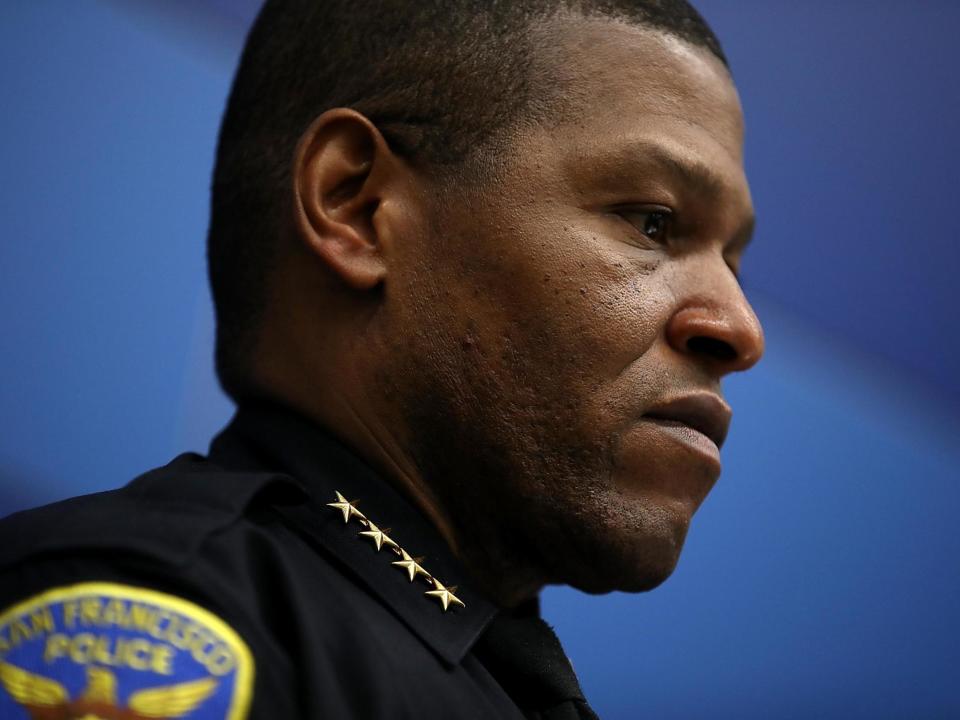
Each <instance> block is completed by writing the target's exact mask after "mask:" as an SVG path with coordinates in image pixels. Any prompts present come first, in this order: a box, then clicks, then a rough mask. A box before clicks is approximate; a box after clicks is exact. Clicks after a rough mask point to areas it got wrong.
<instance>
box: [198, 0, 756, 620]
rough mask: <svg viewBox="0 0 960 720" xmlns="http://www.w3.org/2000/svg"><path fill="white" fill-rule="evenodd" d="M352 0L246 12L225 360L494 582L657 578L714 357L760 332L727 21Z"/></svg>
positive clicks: (228, 213)
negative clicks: (431, 524)
mask: <svg viewBox="0 0 960 720" xmlns="http://www.w3.org/2000/svg"><path fill="white" fill-rule="evenodd" d="M480 6H482V7H480ZM364 8H365V3H358V2H351V3H340V2H322V3H321V2H283V3H272V2H268V3H267V6H266V8H265V9H264V11H263V13H262V15H261V18H260V20H259V21H258V24H257V26H256V27H255V28H254V31H253V32H252V34H251V38H250V41H249V43H248V48H247V51H246V53H245V56H244V60H243V62H242V64H241V68H240V71H239V73H238V77H237V82H236V85H235V88H234V92H233V95H232V97H231V102H230V106H229V108H228V112H227V115H226V117H225V120H224V128H223V133H222V136H221V146H220V154H219V156H218V167H217V173H216V176H215V182H214V197H213V222H212V227H211V247H210V262H211V278H212V282H213V288H214V297H215V301H216V304H217V311H218V366H219V369H220V373H221V379H222V380H223V382H224V384H225V387H227V389H228V390H229V391H231V392H233V393H234V394H235V395H237V396H239V397H244V396H249V395H255V394H267V395H271V396H274V397H278V398H280V399H281V400H283V401H285V402H288V403H289V404H292V405H295V406H297V407H299V408H301V409H302V410H303V411H305V412H307V413H309V414H311V415H313V416H314V417H316V418H317V419H318V420H320V421H322V422H325V423H327V424H328V425H331V426H332V427H333V428H334V429H335V430H336V431H337V432H339V433H340V434H341V435H342V436H343V437H344V438H345V439H346V440H347V441H348V442H351V443H352V444H354V445H355V446H357V447H359V448H360V449H361V450H362V451H363V452H365V454H367V455H368V456H369V457H371V460H372V461H373V462H374V463H375V464H378V465H379V466H380V467H382V468H383V469H384V470H385V471H386V472H387V473H388V474H391V475H392V476H393V477H394V479H395V480H396V481H397V482H400V483H401V484H403V485H406V486H407V488H408V489H409V490H411V491H412V492H413V493H414V495H415V496H416V497H417V498H418V500H420V502H421V503H422V504H423V505H424V507H425V509H426V510H427V511H428V513H430V514H431V515H432V516H434V518H435V520H436V521H437V523H438V525H440V526H441V529H442V530H444V531H445V532H446V534H447V535H448V537H449V539H450V541H451V543H452V544H453V545H454V546H455V547H456V548H457V550H458V552H459V553H460V554H461V556H462V557H463V558H464V560H465V562H466V563H467V564H468V565H469V566H470V567H471V568H472V569H473V570H474V572H475V573H476V574H477V575H478V577H479V578H480V580H481V582H482V583H484V584H485V585H486V587H487V588H488V590H489V591H490V592H491V593H492V594H494V595H495V596H496V597H497V598H498V599H500V600H501V601H503V602H512V601H515V600H517V599H519V598H521V597H522V596H524V595H525V594H529V593H530V592H531V591H533V590H535V589H536V587H537V586H539V585H540V584H543V583H545V582H566V583H570V584H573V585H575V586H577V587H581V588H583V589H586V590H591V591H604V590H609V589H614V588H620V589H632V590H639V589H646V588H649V587H653V586H654V585H656V584H657V583H659V582H660V581H662V580H663V579H664V578H665V577H666V576H667V575H669V573H670V572H671V570H672V569H673V567H674V564H675V563H676V560H677V556H678V554H679V551H680V548H681V546H682V543H683V539H684V536H685V534H686V530H687V527H688V523H689V520H690V517H691V515H692V514H693V512H694V511H695V510H696V508H697V507H698V505H699V504H700V502H701V501H702V500H703V498H704V497H705V495H706V493H707V492H708V491H709V489H710V487H711V486H712V484H713V482H714V481H715V480H716V478H717V475H718V473H719V461H718V457H717V449H716V444H718V443H720V442H722V436H723V434H724V433H725V431H726V421H727V419H728V417H727V415H728V411H727V410H726V408H725V406H724V405H723V403H722V401H720V400H719V381H720V378H721V377H722V376H723V375H724V374H726V373H728V372H731V371H735V370H742V369H746V368H747V367H749V366H751V365H752V364H753V363H754V362H756V360H757V359H758V358H759V356H760V354H761V353H762V346H763V341H762V335H761V333H760V328H759V324H758V323H757V320H756V318H755V316H754V315H753V313H752V311H751V310H750V308H749V305H748V304H747V303H746V300H745V299H744V297H743V295H742V293H741V291H740V288H739V285H738V283H737V280H736V278H735V275H734V271H735V269H736V267H737V265H738V263H739V257H740V253H741V251H742V249H743V245H744V244H745V242H746V240H747V239H748V236H749V232H750V227H751V223H752V209H751V204H750V197H749V191H748V188H747V185H746V180H745V178H744V175H743V169H742V122H741V116H740V109H739V104H738V100H737V96H736V92H735V90H734V88H733V85H732V82H731V80H730V77H729V75H728V73H727V70H726V67H725V63H724V62H723V61H722V54H721V53H720V50H719V46H718V45H717V44H716V41H715V39H714V38H713V35H712V34H711V33H710V32H709V30H708V29H707V28H706V26H705V25H704V24H703V23H702V21H701V20H700V19H699V16H697V15H696V13H695V12H694V11H693V10H692V9H691V8H689V6H687V5H686V3H683V2H672V1H664V0H660V1H654V0H651V1H650V2H641V1H635V2H626V1H620V2H612V1H611V2H589V1H586V0H585V1H584V2H577V3H574V2H550V1H548V0H529V1H526V2H524V1H513V2H509V3H473V2H451V1H445V2H436V3H434V2H416V3H414V2H389V3H376V11H377V15H375V16H372V15H369V14H365V10H364ZM366 12H367V13H370V12H372V10H367V11H366ZM332 108H341V109H339V110H337V109H332ZM344 108H348V109H344Z"/></svg>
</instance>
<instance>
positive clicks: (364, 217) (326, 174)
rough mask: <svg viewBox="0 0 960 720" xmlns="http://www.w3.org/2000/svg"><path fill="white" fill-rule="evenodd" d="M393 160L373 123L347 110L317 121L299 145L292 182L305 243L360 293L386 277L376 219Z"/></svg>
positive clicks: (299, 229) (327, 114)
mask: <svg viewBox="0 0 960 720" xmlns="http://www.w3.org/2000/svg"><path fill="white" fill-rule="evenodd" d="M394 158H395V156H394V155H393V153H392V152H391V150H390V148H389V147H388V146H387V143H386V141H385V140H384V138H383V136H382V135H381V134H380V131H379V130H377V128H376V127H375V126H374V125H373V123H371V122H370V121H369V120H368V119H367V118H366V117H364V116H363V115H361V114H360V113H358V112H356V111H354V110H349V109H346V108H337V109H335V110H329V111H327V112H325V113H324V114H323V115H321V116H320V117H318V118H317V119H316V120H315V121H314V122H313V124H312V125H311V126H310V128H309V129H308V130H307V132H306V133H304V135H303V137H302V138H301V139H300V143H299V145H298V146H297V152H296V156H295V160H294V167H293V172H294V175H293V181H294V191H295V203H296V207H295V211H296V226H297V230H298V232H299V235H300V237H301V240H302V241H303V242H304V243H305V245H306V247H307V249H308V250H309V251H310V252H312V253H313V254H314V255H315V256H316V257H318V258H319V259H320V260H321V261H322V262H323V263H324V264H325V265H326V266H327V267H328V268H329V269H330V270H331V271H333V272H334V273H335V274H336V275H337V276H338V277H339V278H340V279H341V280H343V282H345V283H346V284H347V285H348V286H350V287H352V288H355V289H358V290H369V289H371V288H374V287H376V286H377V285H379V284H380V283H382V282H383V280H384V279H385V277H386V270H387V268H386V263H385V258H384V254H383V245H382V243H381V241H380V240H381V239H380V238H379V237H378V235H377V229H376V225H375V223H374V222H373V216H374V213H375V212H376V211H377V208H378V207H379V206H380V204H381V203H382V201H383V200H384V197H383V195H384V193H385V192H386V191H388V189H389V188H388V184H387V183H386V182H385V180H386V178H387V177H388V176H389V174H390V173H389V171H388V170H387V168H388V167H390V166H393V165H394V164H393V163H392V162H391V161H392V160H393V159H394Z"/></svg>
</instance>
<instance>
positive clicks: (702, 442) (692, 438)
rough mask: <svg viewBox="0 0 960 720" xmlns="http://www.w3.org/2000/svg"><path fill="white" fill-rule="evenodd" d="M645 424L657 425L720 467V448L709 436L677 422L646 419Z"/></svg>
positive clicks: (665, 432)
mask: <svg viewBox="0 0 960 720" xmlns="http://www.w3.org/2000/svg"><path fill="white" fill-rule="evenodd" d="M644 421H645V422H648V423H650V424H652V425H656V426H657V427H658V428H659V429H660V430H661V431H662V432H663V433H664V434H666V435H669V436H670V437H672V438H673V439H674V440H677V441H678V442H680V443H682V444H683V445H685V446H686V447H687V448H689V449H690V450H692V451H694V452H696V453H697V454H698V455H702V456H703V457H704V458H705V459H707V460H709V461H711V462H713V463H716V465H717V466H718V467H719V466H720V448H718V447H717V444H716V443H715V442H714V441H713V440H711V439H710V438H709V437H708V436H706V435H704V434H703V433H702V432H700V431H699V430H695V429H694V428H692V427H690V426H689V425H686V424H684V423H682V422H679V421H677V420H665V419H663V418H651V417H645V418H644Z"/></svg>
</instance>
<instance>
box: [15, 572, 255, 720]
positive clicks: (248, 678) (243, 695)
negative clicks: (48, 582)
mask: <svg viewBox="0 0 960 720" xmlns="http://www.w3.org/2000/svg"><path fill="white" fill-rule="evenodd" d="M121 593H124V594H122V595H121ZM78 595H104V596H107V597H111V598H119V599H130V600H136V601H141V602H145V603H150V604H153V605H159V606H161V607H167V608H168V609H171V610H173V611H175V612H178V613H181V614H183V615H186V616H187V617H189V618H191V619H193V620H195V621H197V622H199V623H203V624H206V625H207V627H209V628H210V629H211V630H213V631H214V632H216V633H218V634H219V635H220V636H221V637H223V639H224V641H225V642H226V643H227V645H229V646H230V649H231V650H233V651H234V652H235V653H236V654H237V658H238V662H237V678H236V681H235V682H234V684H233V699H232V701H231V703H230V712H229V714H228V715H227V718H226V720H243V719H244V718H246V717H247V713H248V711H249V709H250V700H251V698H252V695H253V679H254V675H255V672H256V671H255V668H254V663H253V655H252V654H251V653H250V649H249V648H248V647H247V644H246V643H245V642H244V641H243V638H241V637H240V636H239V635H237V633H236V631H235V630H234V629H233V628H232V627H230V626H229V625H227V624H226V623H225V622H224V621H223V620H221V619H220V618H218V617H217V616H216V615H214V614H213V613H211V612H210V611H209V610H206V609H204V608H202V607H200V606H199V605H196V604H194V603H192V602H190V601H189V600H184V599H183V598H180V597H177V596H176V595H170V594H168V593H163V592H160V591H158V590H151V589H149V588H143V587H136V586H134V585H124V584H123V583H111V582H82V583H75V584H73V585H62V586H60V587H55V588H51V589H49V590H45V591H44V592H42V593H40V594H38V595H33V596H32V597H29V598H27V599H26V600H23V601H21V602H19V603H17V604H16V605H12V606H11V607H8V608H7V609H6V610H4V611H3V612H2V613H0V625H4V624H6V623H8V622H10V621H11V620H13V619H14V618H15V617H17V616H19V615H25V614H27V613H28V612H29V611H30V610H32V609H35V608H37V607H38V606H41V605H49V604H52V603H56V602H62V601H63V600H68V599H72V598H75V597H77V596H78Z"/></svg>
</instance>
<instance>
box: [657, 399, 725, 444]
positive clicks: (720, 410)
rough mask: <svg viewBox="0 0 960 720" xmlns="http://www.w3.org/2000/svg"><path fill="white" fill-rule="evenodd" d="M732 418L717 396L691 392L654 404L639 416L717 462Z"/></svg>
mask: <svg viewBox="0 0 960 720" xmlns="http://www.w3.org/2000/svg"><path fill="white" fill-rule="evenodd" d="M732 415H733V413H732V411H731V410H730V406H729V405H727V403H726V402H724V401H723V399H721V398H720V396H719V395H715V394H713V393H693V394H690V395H683V396H681V397H677V398H673V399H671V400H667V401H665V402H662V403H658V404H657V405H655V406H654V407H652V408H650V409H649V410H648V411H647V412H646V413H644V416H643V417H644V419H645V420H649V421H651V422H653V423H655V424H657V425H659V426H660V427H661V428H663V429H664V430H667V431H669V432H671V433H672V434H673V435H675V436H678V437H680V439H682V440H684V441H686V442H687V443H688V444H693V445H695V446H697V447H699V448H700V449H701V450H704V451H706V452H707V453H708V454H710V455H715V456H716V457H717V458H718V459H719V455H720V448H721V447H723V442H724V440H726V437H727V431H728V430H729V428H730V419H731V417H732Z"/></svg>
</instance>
